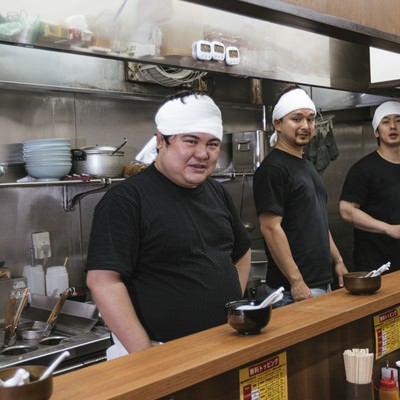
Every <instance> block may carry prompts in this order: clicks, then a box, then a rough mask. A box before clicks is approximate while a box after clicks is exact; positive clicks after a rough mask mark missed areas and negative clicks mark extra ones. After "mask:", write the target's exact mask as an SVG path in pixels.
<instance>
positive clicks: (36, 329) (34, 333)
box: [20, 288, 71, 341]
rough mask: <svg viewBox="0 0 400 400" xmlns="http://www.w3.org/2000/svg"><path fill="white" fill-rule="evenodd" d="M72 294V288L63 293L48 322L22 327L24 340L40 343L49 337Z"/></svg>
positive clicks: (36, 322)
mask: <svg viewBox="0 0 400 400" xmlns="http://www.w3.org/2000/svg"><path fill="white" fill-rule="evenodd" d="M70 292H71V290H70V288H68V289H67V290H65V291H64V292H62V293H61V295H60V297H59V298H58V300H57V303H56V304H55V305H54V307H53V309H52V311H51V313H50V315H49V317H48V318H47V321H46V322H44V321H34V322H33V324H32V325H31V326H29V327H22V329H21V331H20V333H21V337H22V339H24V340H28V341H39V340H40V339H42V338H43V337H48V336H49V335H50V333H51V331H52V329H53V327H54V325H55V323H56V320H57V317H58V314H59V313H60V311H61V309H62V307H63V305H64V303H65V300H67V298H68V296H69V294H70Z"/></svg>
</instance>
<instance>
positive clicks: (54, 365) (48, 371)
mask: <svg viewBox="0 0 400 400" xmlns="http://www.w3.org/2000/svg"><path fill="white" fill-rule="evenodd" d="M70 355H71V353H70V352H69V351H68V350H66V351H64V352H62V353H61V354H60V355H59V356H58V357H57V358H56V359H55V360H54V361H53V362H52V363H51V364H50V365H49V367H48V368H46V370H45V371H44V372H43V374H42V375H40V377H39V379H38V380H39V381H42V380H43V379H46V378H48V377H49V376H50V375H51V374H52V373H53V371H54V370H55V369H56V368H57V367H58V366H59V365H60V364H61V362H62V361H63V360H64V359H65V358H67V357H69V356H70Z"/></svg>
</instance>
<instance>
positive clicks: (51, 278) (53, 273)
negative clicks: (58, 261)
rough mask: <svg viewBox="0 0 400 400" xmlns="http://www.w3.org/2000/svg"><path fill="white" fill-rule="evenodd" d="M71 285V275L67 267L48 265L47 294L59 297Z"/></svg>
mask: <svg viewBox="0 0 400 400" xmlns="http://www.w3.org/2000/svg"><path fill="white" fill-rule="evenodd" d="M68 287H69V277H68V272H67V269H66V267H64V266H62V265H61V266H55V267H48V268H47V271H46V295H47V296H53V297H58V296H59V295H60V294H61V293H62V292H64V291H65V290H67V289H68Z"/></svg>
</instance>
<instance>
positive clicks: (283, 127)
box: [254, 86, 347, 305]
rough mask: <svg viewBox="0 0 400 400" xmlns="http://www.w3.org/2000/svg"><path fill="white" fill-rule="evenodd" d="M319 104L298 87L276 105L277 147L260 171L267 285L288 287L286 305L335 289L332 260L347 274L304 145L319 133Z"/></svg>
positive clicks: (257, 191)
mask: <svg viewBox="0 0 400 400" xmlns="http://www.w3.org/2000/svg"><path fill="white" fill-rule="evenodd" d="M315 114H316V110H315V105H314V103H313V101H312V100H311V98H310V97H309V96H308V95H307V93H306V92H305V91H304V90H302V89H301V88H299V87H297V86H294V87H293V86H291V87H289V88H288V89H287V90H285V91H284V92H283V93H282V94H281V96H280V97H279V98H278V101H277V103H276V105H275V107H274V109H273V113H272V120H273V124H274V128H275V132H274V134H273V136H272V138H271V139H272V143H271V144H272V145H274V146H275V147H274V149H273V150H272V151H271V152H270V153H269V154H268V155H267V157H266V158H265V159H264V161H263V162H262V163H261V165H260V167H259V168H258V169H257V170H256V172H255V175H254V200H255V204H256V210H257V214H258V216H259V221H260V229H261V233H262V234H263V236H264V242H265V249H266V253H267V257H268V269H267V279H266V280H267V284H268V285H269V286H270V287H272V288H277V287H280V286H284V287H285V292H284V299H283V300H282V302H281V303H277V305H285V304H288V303H291V302H293V301H300V300H305V299H308V298H311V297H313V296H317V295H320V294H323V293H326V292H328V291H330V290H331V283H332V279H333V278H332V263H333V264H334V267H335V271H336V274H337V276H338V284H339V286H343V274H345V273H346V272H347V269H346V266H345V265H344V263H343V259H342V257H341V256H340V253H339V250H338V249H337V247H336V245H335V243H334V241H333V239H332V236H331V234H330V231H329V226H328V215H327V209H326V205H327V193H326V189H325V186H324V184H323V182H322V179H321V177H320V175H319V174H318V172H317V170H316V169H315V167H314V165H313V164H312V163H311V162H310V161H308V160H306V159H304V158H303V148H304V146H305V145H306V144H307V143H309V142H310V140H311V139H312V137H313V136H314V129H315Z"/></svg>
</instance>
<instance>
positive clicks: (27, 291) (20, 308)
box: [10, 287, 30, 337]
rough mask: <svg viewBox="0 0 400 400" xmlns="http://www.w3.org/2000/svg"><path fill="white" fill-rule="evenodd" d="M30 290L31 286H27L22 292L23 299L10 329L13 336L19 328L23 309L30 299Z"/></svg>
mask: <svg viewBox="0 0 400 400" xmlns="http://www.w3.org/2000/svg"><path fill="white" fill-rule="evenodd" d="M29 292H30V288H29V287H27V288H25V289H24V291H23V293H22V297H21V300H20V302H19V305H18V308H17V311H16V313H15V315H14V320H13V322H12V325H11V329H10V335H11V337H14V336H15V331H16V329H17V326H18V322H19V319H20V317H21V314H22V311H23V310H24V307H25V304H26V302H27V300H28V296H29Z"/></svg>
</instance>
